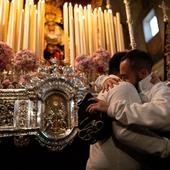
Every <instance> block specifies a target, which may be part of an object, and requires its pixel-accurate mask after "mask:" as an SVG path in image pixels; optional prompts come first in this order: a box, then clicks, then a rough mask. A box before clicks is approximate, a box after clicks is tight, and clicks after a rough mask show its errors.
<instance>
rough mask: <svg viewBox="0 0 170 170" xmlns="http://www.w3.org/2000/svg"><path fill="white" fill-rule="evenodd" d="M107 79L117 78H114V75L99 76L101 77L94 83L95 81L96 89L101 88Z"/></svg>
mask: <svg viewBox="0 0 170 170" xmlns="http://www.w3.org/2000/svg"><path fill="white" fill-rule="evenodd" d="M108 78H113V79H114V78H118V77H117V76H115V75H113V74H112V75H101V76H99V77H98V78H97V79H96V81H95V85H96V86H97V88H99V89H100V88H102V85H103V83H104V82H105V80H107V79H108Z"/></svg>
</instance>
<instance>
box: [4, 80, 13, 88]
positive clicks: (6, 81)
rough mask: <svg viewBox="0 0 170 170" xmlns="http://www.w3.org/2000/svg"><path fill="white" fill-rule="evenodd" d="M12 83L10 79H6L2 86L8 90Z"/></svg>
mask: <svg viewBox="0 0 170 170" xmlns="http://www.w3.org/2000/svg"><path fill="white" fill-rule="evenodd" d="M11 84H12V83H11V81H10V80H9V79H5V80H4V81H3V82H2V86H3V88H4V89H6V88H8V87H9V86H10V85H11Z"/></svg>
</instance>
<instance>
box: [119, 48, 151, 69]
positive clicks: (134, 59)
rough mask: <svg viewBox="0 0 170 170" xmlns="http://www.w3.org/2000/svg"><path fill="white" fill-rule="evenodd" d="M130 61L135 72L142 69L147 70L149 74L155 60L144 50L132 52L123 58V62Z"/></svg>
mask: <svg viewBox="0 0 170 170" xmlns="http://www.w3.org/2000/svg"><path fill="white" fill-rule="evenodd" d="M126 59H128V60H129V61H130V65H131V68H132V69H133V70H134V71H138V70H140V69H142V68H146V69H147V70H148V71H149V72H151V71H152V66H153V60H152V58H151V56H150V55H149V54H148V53H146V52H145V51H142V50H138V49H135V50H131V51H129V52H128V53H127V54H126V55H125V56H124V57H122V59H121V61H124V60H126Z"/></svg>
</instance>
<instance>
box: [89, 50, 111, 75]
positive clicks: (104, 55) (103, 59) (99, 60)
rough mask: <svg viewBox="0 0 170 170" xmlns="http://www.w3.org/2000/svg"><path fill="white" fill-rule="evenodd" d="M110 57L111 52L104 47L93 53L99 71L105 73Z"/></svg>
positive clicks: (95, 65) (95, 66)
mask: <svg viewBox="0 0 170 170" xmlns="http://www.w3.org/2000/svg"><path fill="white" fill-rule="evenodd" d="M110 57H111V54H110V52H109V51H106V50H104V49H98V50H97V51H96V52H95V53H93V55H92V60H93V63H94V68H95V70H96V71H97V73H99V74H105V73H106V72H107V71H108V67H109V66H108V65H109V60H110Z"/></svg>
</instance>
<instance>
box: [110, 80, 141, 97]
mask: <svg viewBox="0 0 170 170" xmlns="http://www.w3.org/2000/svg"><path fill="white" fill-rule="evenodd" d="M109 93H111V94H112V95H113V94H114V95H116V96H122V97H124V96H126V97H127V96H129V97H131V96H132V95H138V92H137V90H136V88H135V87H134V86H133V85H132V84H131V83H128V82H120V83H119V84H118V85H115V86H114V87H113V88H112V89H110V90H109Z"/></svg>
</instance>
